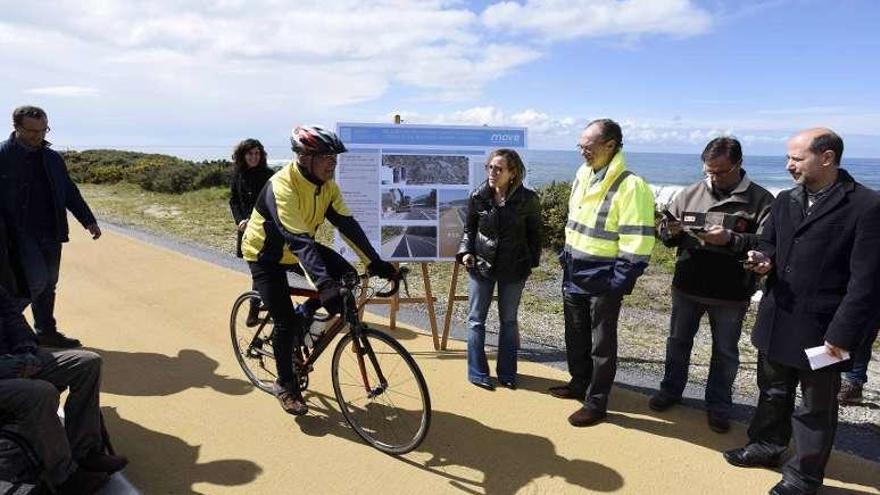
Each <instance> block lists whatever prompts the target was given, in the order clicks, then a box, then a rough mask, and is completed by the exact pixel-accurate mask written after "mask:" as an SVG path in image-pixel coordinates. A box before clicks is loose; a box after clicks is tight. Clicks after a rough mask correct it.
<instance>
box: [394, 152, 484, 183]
mask: <svg viewBox="0 0 880 495" xmlns="http://www.w3.org/2000/svg"><path fill="white" fill-rule="evenodd" d="M468 164H469V161H468V157H467V156H463V155H382V172H381V177H382V184H383V185H391V184H394V185H398V184H399V185H404V184H405V185H420V184H424V185H431V184H456V185H462V186H466V185H467V184H468Z"/></svg>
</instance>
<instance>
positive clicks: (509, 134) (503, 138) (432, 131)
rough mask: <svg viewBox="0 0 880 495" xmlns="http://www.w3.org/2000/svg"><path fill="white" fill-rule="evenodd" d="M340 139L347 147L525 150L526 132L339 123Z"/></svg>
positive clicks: (520, 130) (518, 130) (513, 129)
mask: <svg viewBox="0 0 880 495" xmlns="http://www.w3.org/2000/svg"><path fill="white" fill-rule="evenodd" d="M339 137H340V138H342V141H343V142H344V143H345V144H352V145H361V144H363V145H417V146H481V147H486V148H501V147H504V148H524V147H525V139H526V131H525V129H522V128H498V127H448V126H444V127H431V126H410V125H388V126H381V125H366V124H339Z"/></svg>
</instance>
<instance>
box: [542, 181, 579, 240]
mask: <svg viewBox="0 0 880 495" xmlns="http://www.w3.org/2000/svg"><path fill="white" fill-rule="evenodd" d="M537 192H538V198H539V199H540V200H541V220H542V222H543V226H544V247H546V248H550V249H552V250H553V251H554V252H558V251H560V250H561V249H562V248H563V246H565V224H566V222H568V196H569V195H570V194H571V183H570V182H556V181H553V182H551V183H550V184H546V185H544V186H541V187H539V188H538V191H537Z"/></svg>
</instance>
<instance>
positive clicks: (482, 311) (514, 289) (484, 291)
mask: <svg viewBox="0 0 880 495" xmlns="http://www.w3.org/2000/svg"><path fill="white" fill-rule="evenodd" d="M469 275H470V282H469V284H468V301H469V303H470V311H469V312H468V380H470V381H472V382H479V381H486V380H488V379H489V362H488V360H487V359H486V349H485V345H486V315H487V314H488V313H489V305H490V304H491V303H492V293H493V292H494V290H495V285H496V283H497V284H498V320H499V321H500V323H501V328H500V330H499V331H498V361H497V363H496V368H495V371H496V373H497V374H498V379H499V380H501V381H505V382H514V383H515V382H516V351H517V350H518V349H519V326H518V324H517V321H516V315H517V312H518V311H519V300H520V297H521V296H522V291H523V287H525V285H526V281H525V279H523V280H519V281H515V282H496V281H495V280H493V279H490V278H485V277H483V276H481V275H479V274H476V273H469Z"/></svg>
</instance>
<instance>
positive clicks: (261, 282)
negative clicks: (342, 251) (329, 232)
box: [248, 244, 354, 390]
mask: <svg viewBox="0 0 880 495" xmlns="http://www.w3.org/2000/svg"><path fill="white" fill-rule="evenodd" d="M317 248H318V251H319V253H320V254H321V257H322V258H323V259H324V264H325V265H326V266H327V271H328V272H329V273H330V276H331V277H333V278H334V279H336V280H339V279H341V278H342V275H343V274H345V273H348V272H353V271H354V267H352V266H351V264H349V263H348V261H346V260H345V258H343V257H342V256H340V255H339V253H337V252H336V251H334V250H332V249H330V248H329V247H327V246H324V245H321V244H318V245H317ZM248 267H249V268H250V270H251V276H252V277H253V279H254V288H255V289H256V290H257V292H259V293H260V299H262V300H263V304H264V305H266V306H267V308H268V309H269V314H270V315H271V316H272V321H273V322H274V324H275V333H274V337H273V339H272V348H273V350H274V353H275V366H276V371H277V373H278V381H279V382H280V383H281V384H282V385H284V386H287V387H290V388H291V389H293V390H297V389H298V388H299V384H298V382H297V381H296V380H295V379H294V376H293V359H292V357H293V346H294V345H302V338H303V321H302V317H301V316H300V315H299V314H297V313H296V312H294V310H293V301H292V300H291V299H290V285H289V284H288V283H287V272H288V271H289V270H290V268H291V267H290V266H288V265H281V264H279V263H272V262H264V261H258V262H248Z"/></svg>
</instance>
